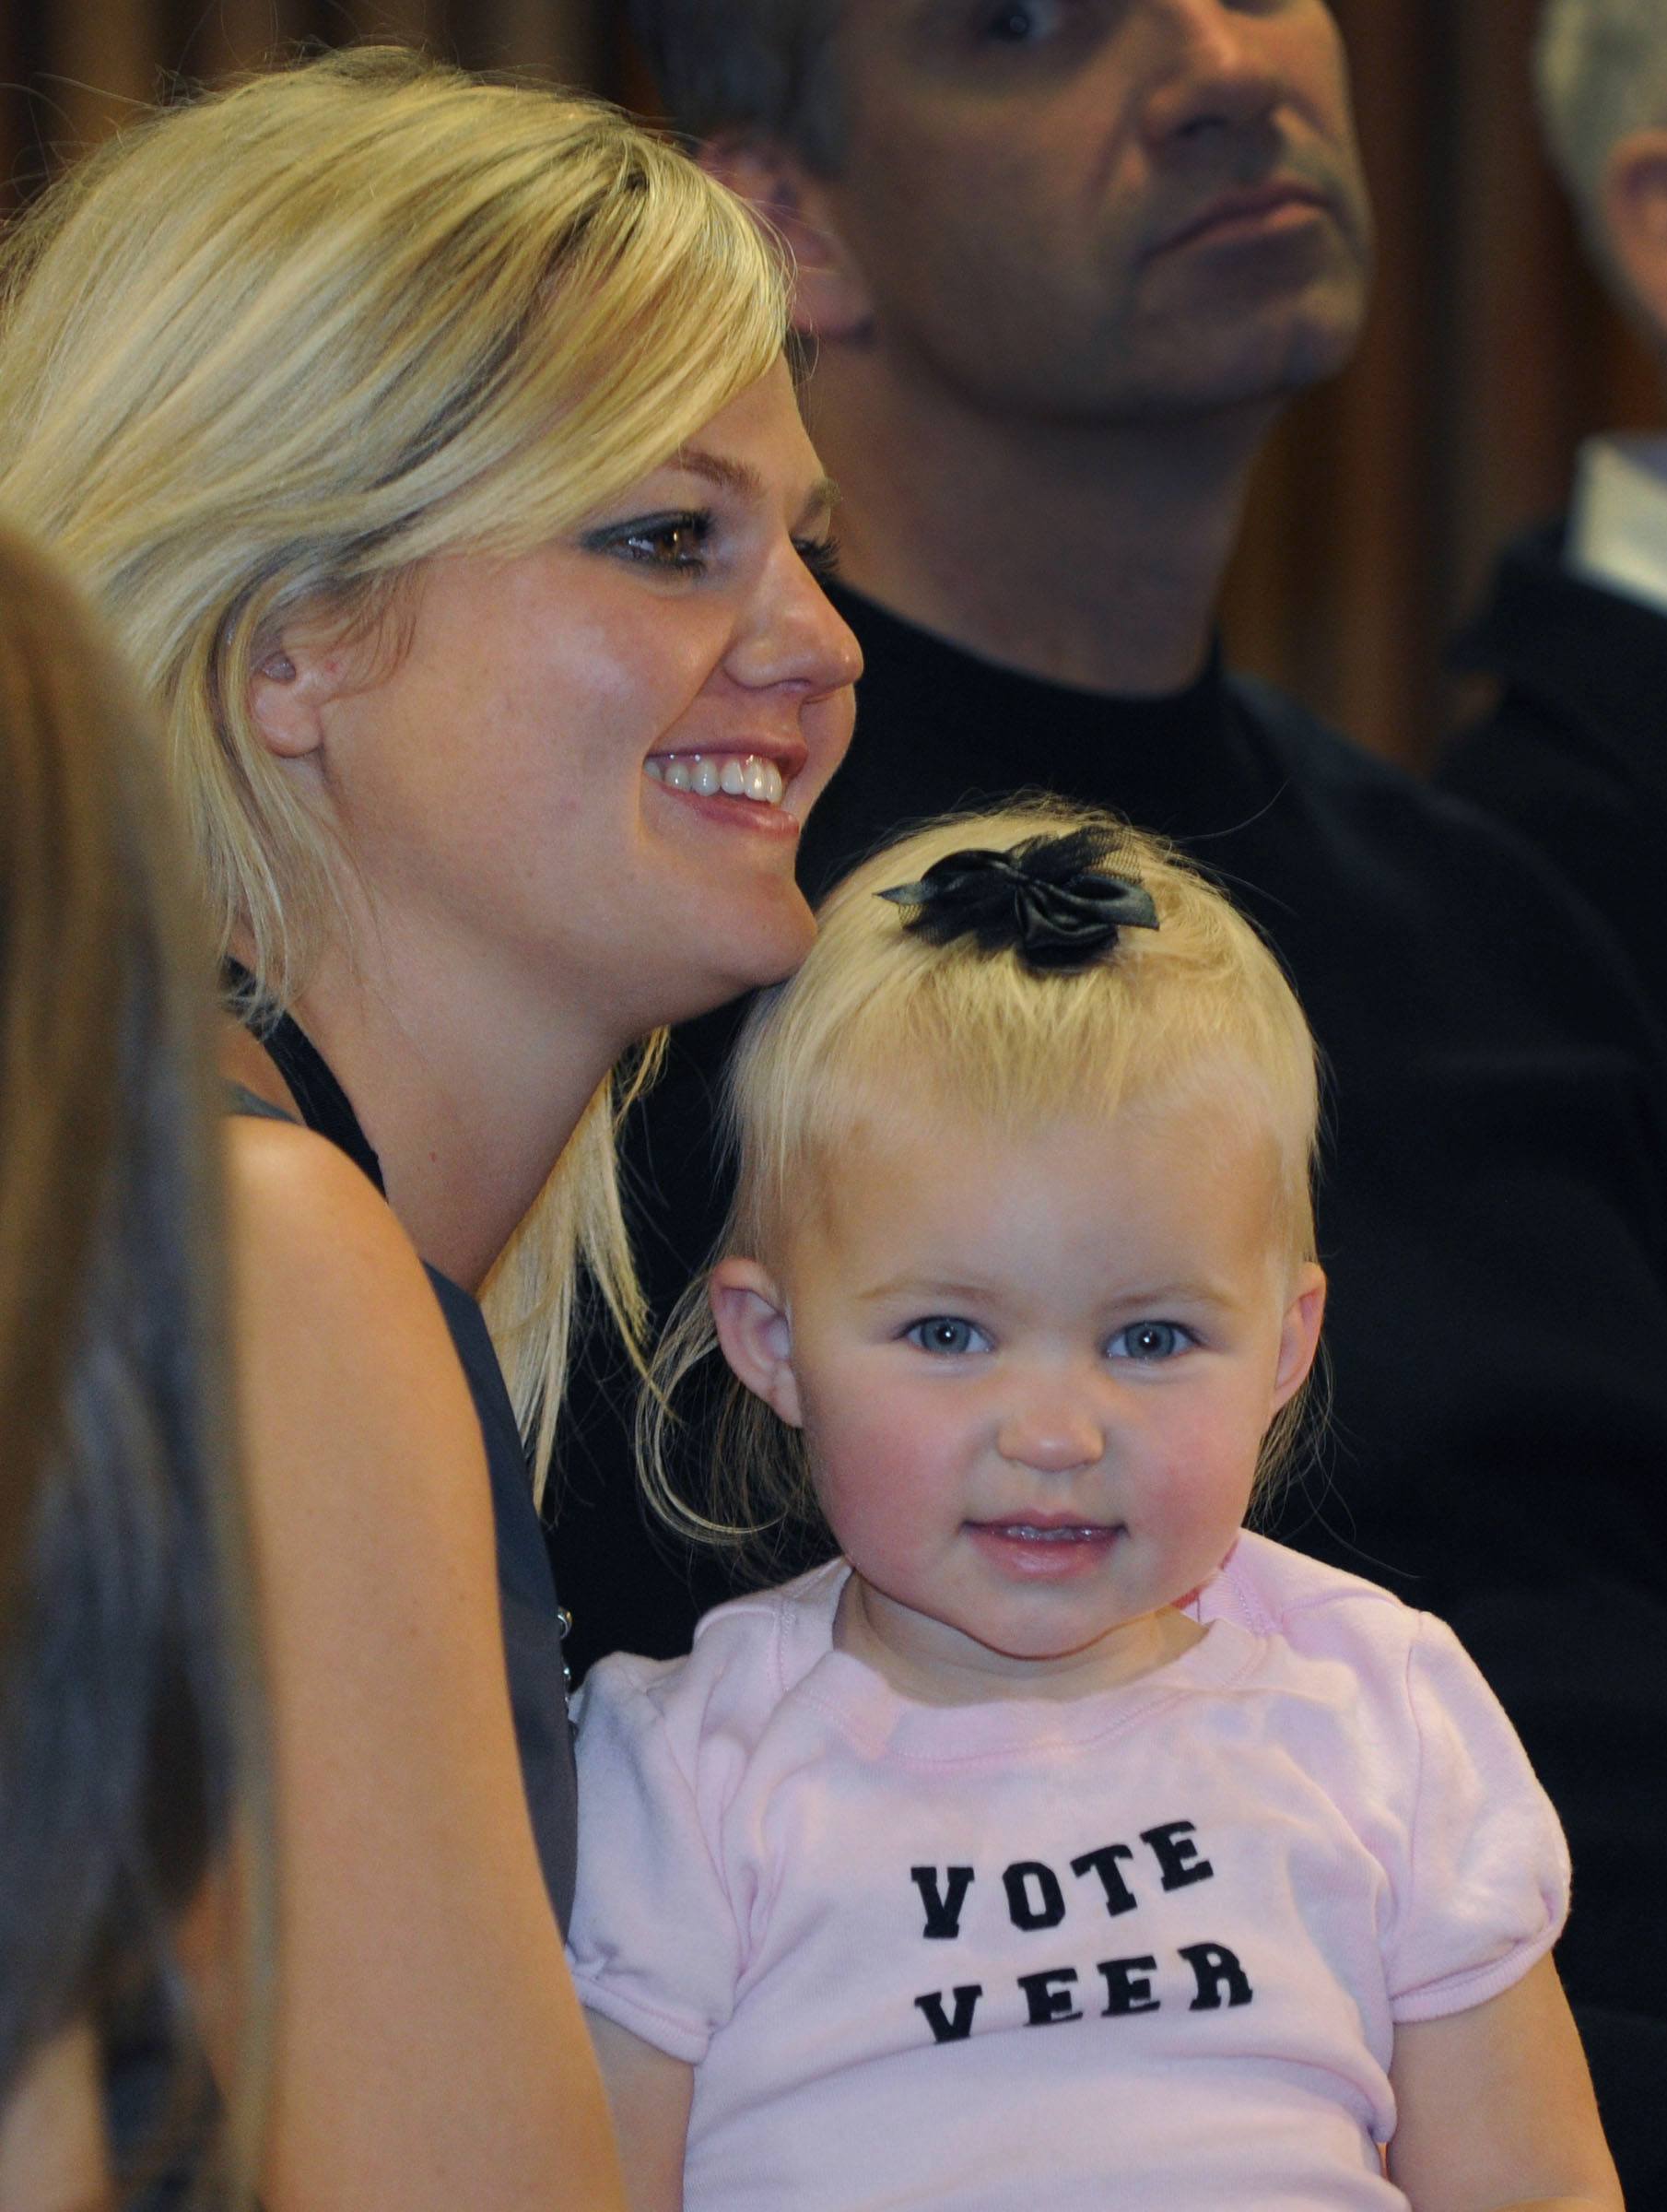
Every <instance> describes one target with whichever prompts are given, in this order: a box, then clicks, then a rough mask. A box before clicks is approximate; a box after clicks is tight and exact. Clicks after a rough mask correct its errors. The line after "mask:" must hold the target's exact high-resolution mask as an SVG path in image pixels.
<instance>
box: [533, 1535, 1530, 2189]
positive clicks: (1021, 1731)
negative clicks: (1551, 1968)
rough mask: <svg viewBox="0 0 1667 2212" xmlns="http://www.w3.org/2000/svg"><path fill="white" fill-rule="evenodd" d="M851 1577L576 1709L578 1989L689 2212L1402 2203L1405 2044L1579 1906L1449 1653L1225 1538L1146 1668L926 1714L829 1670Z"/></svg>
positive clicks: (594, 1680)
mask: <svg viewBox="0 0 1667 2212" xmlns="http://www.w3.org/2000/svg"><path fill="white" fill-rule="evenodd" d="M846 1572H847V1570H846V1568H845V1566H844V1564H843V1562H842V1561H841V1562H836V1563H835V1564H833V1565H832V1566H829V1567H827V1568H823V1569H820V1570H818V1571H816V1573H814V1574H810V1575H807V1576H804V1577H803V1578H802V1579H801V1580H800V1581H798V1582H797V1583H791V1584H789V1585H788V1586H787V1587H786V1588H785V1589H781V1590H776V1591H772V1592H769V1593H768V1594H765V1595H762V1596H759V1597H756V1598H745V1599H742V1600H740V1601H739V1602H737V1603H736V1604H734V1605H730V1606H721V1607H720V1608H719V1609H718V1610H717V1611H716V1612H714V1613H711V1614H710V1615H709V1616H708V1617H707V1618H706V1619H705V1620H704V1621H702V1623H701V1624H700V1627H699V1630H698V1632H697V1635H696V1640H695V1648H694V1651H693V1652H692V1653H690V1655H689V1656H688V1658H687V1659H683V1660H677V1661H673V1662H669V1663H658V1662H653V1661H650V1660H643V1659H633V1658H627V1657H616V1658H613V1659H609V1660H606V1661H605V1662H603V1664H602V1665H600V1666H598V1667H596V1668H594V1669H593V1671H592V1673H591V1675H590V1677H589V1678H588V1680H587V1681H586V1683H585V1686H584V1688H583V1691H582V1693H581V1700H580V1734H579V1763H580V1841H579V1890H578V1904H577V1907H576V1909H575V1912H574V1915H573V1922H572V1927H571V1931H570V1938H569V1949H570V1957H571V1959H572V1965H573V1971H574V1974H575V1977H576V1979H577V1981H578V1984H579V1990H580V1994H581V1998H582V1999H583V2002H584V2003H585V2004H586V2005H587V2006H591V2007H593V2009H594V2010H595V2011H597V2012H600V2013H603V2014H605V2015H606V2016H607V2017H608V2018H612V2019H614V2020H616V2021H618V2022H619V2023H620V2024H621V2025H622V2026H624V2027H626V2028H628V2029H629V2030H631V2031H632V2032H633V2033H634V2034H636V2035H638V2036H640V2037H641V2038H642V2039H643V2040H644V2041H648V2042H650V2043H652V2044H654V2045H656V2046H657V2047H659V2048H660V2049H662V2050H664V2051H667V2052H670V2053H673V2054H674V2055H675V2056H677V2057H680V2058H684V2059H687V2060H690V2061H693V2062H694V2063H695V2065H696V2068H697V2072H696V2080H695V2096H694V2107H693V2112H692V2115H691V2121H690V2127H689V2141H688V2157H687V2170H686V2179H685V2204H686V2207H687V2212H720V2208H722V2212H755V2208H756V2212H789V2208H791V2212H880V2208H881V2207H885V2212H903V2208H904V2207H914V2206H919V2207H922V2208H924V2207H927V2206H932V2207H944V2206H955V2207H956V2208H957V2212H1019V2208H1020V2207H1023V2208H1024V2212H1030V2208H1031V2207H1033V2206H1037V2205H1039V2204H1040V2205H1046V2206H1049V2207H1051V2208H1053V2207H1059V2208H1061V2212H1075V2208H1077V2207H1082V2208H1083V2212H1086V2208H1087V2207H1090V2206H1093V2207H1096V2208H1097V2212H1098V2207H1103V2206H1113V2205H1114V2206H1116V2207H1117V2208H1118V2212H1147V2208H1150V2212H1159V2208H1160V2207H1161V2212H1221V2207H1223V2206H1227V2205H1231V2206H1233V2208H1234V2212H1321V2207H1323V2212H1355V2208H1356V2207H1358V2208H1359V2212H1368V2208H1378V2212H1381V2208H1382V2207H1387V2206H1398V2205H1403V2204H1404V2201H1405V2200H1404V2199H1403V2197H1402V2195H1401V2194H1400V2192H1399V2191H1398V2190H1396V2189H1394V2188H1393V2187H1391V2184H1390V2183H1388V2182H1387V2181H1386V2180H1385V2179H1384V2178H1383V2174H1382V2171H1381V2166H1380V2161H1379V2155H1378V2150H1377V2145H1378V2143H1379V2142H1381V2141H1383V2140H1385V2139H1387V2137H1388V2136H1390V2134H1391V2132H1392V2130H1393V2127H1394V2118H1395V2115H1394V2100H1393V2098H1392V2095H1391V2089H1390V2084H1389V2079H1388V2072H1387V2069H1388V2066H1389V2063H1390V2056H1391V2043H1392V2040H1393V2030H1394V2024H1395V2022H1396V2021H1397V2020H1415V2019H1427V2018H1435V2017H1437V2016H1438V2015H1440V2014H1443V2013H1449V2012H1457V2011H1461V2010H1462V2009H1464V2008H1465V2007H1467V2006H1472V2005H1477V2004H1480V2003H1481V2002H1483V2000H1484V1999H1485V1998H1487V1997H1489V1996H1492V1995H1494V1994H1497V1992H1498V1991H1500V1990H1502V1989H1505V1988H1507V1987H1508V1986H1509V1984H1510V1983H1513V1982H1515V1981H1516V1980H1517V1979H1518V1978H1519V1977H1520V1975H1521V1974H1522V1973H1524V1972H1525V1971H1527V1969H1528V1967H1529V1966H1530V1965H1531V1964H1532V1962H1533V1961H1534V1960H1535V1959H1538V1958H1539V1957H1540V1956H1541V1955H1542V1954H1543V1953H1544V1952H1545V1951H1546V1950H1548V1949H1549V1948H1550V1947H1551V1945H1552V1943H1553V1942H1554V1941H1555V1937H1556V1935H1557V1933H1558V1930H1559V1928H1560V1927H1561V1924H1562V1921H1563V1916H1564V1913H1565V1911H1566V1909H1567V1878H1568V1875H1567V1853H1566V1851H1565V1849H1564V1845H1563V1840H1562V1835H1561V1831H1560V1830H1559V1828H1558V1826H1557V1821H1556V1817H1555V1814H1554V1813H1553V1811H1552V1808H1551V1806H1550V1804H1549V1802H1548V1801H1547V1799H1546V1797H1545V1794H1544V1791H1543V1790H1542V1789H1541V1788H1540V1786H1539V1784H1538V1783H1536V1781H1535V1780H1534V1778H1533V1775H1532V1772H1531V1771H1530V1769H1529V1766H1528V1762H1527V1760H1526V1759H1525V1757H1524V1755H1523V1752H1522V1749H1521V1747H1520V1744H1519V1743H1518V1741H1517V1738H1516V1736H1515V1735H1514V1734H1513V1733H1512V1730H1511V1727H1510V1724H1509V1722H1508V1721H1507V1719H1506V1718H1505V1715H1504V1713H1503V1712H1501V1711H1500V1709H1499V1707H1498V1705H1497V1701H1496V1700H1495V1699H1494V1697H1493V1695H1492V1693H1491V1692H1490V1691H1489V1690H1488V1689H1487V1688H1486V1686H1485V1684H1484V1682H1483V1681H1482V1678H1481V1677H1480V1676H1479V1675H1478V1674H1477V1672H1476V1670H1475V1668H1474V1667H1473V1665H1472V1664H1471V1663H1470V1661H1469V1660H1468V1659H1467V1658H1466V1657H1465V1655H1464V1653H1462V1650H1461V1649H1460V1648H1459V1645H1458V1643H1457V1641H1455V1639H1454V1637H1453V1636H1452V1634H1451V1632H1450V1630H1448V1629H1446V1628H1445V1627H1443V1626H1442V1624H1441V1623H1440V1622H1438V1621H1436V1620H1434V1619H1432V1618H1430V1617H1429V1616H1428V1615H1426V1614H1419V1613H1415V1612H1412V1611H1410V1610H1409V1609H1408V1608H1407V1607H1405V1606H1403V1605H1401V1604H1400V1603H1399V1601H1398V1600H1396V1599H1395V1598H1393V1597H1391V1596H1390V1595H1389V1594H1388V1593H1387V1592H1384V1591H1380V1590H1378V1589H1376V1588H1374V1587H1373V1586H1372V1585H1371V1584H1370V1583H1363V1582H1359V1581H1356V1580H1355V1579H1354V1578H1353V1577H1350V1576H1346V1575H1341V1574H1338V1573H1336V1572H1335V1571H1332V1569H1329V1568H1325V1567H1321V1566H1319V1565H1317V1564H1315V1563H1314V1562H1313V1561H1311V1560H1309V1559H1302V1558H1300V1557H1299V1556H1298V1555H1297V1554H1296V1553H1292V1552H1289V1551H1285V1550H1284V1549H1282V1548H1281V1547H1279V1546H1276V1545H1274V1544H1270V1543H1268V1542H1267V1541H1265V1540H1264V1539H1262V1538H1259V1537H1255V1536H1248V1535H1247V1536H1243V1537H1241V1538H1240V1539H1239V1544H1238V1546H1237V1547H1236V1548H1235V1551H1234V1554H1233V1556H1232V1558H1231V1559H1230V1560H1229V1562H1228V1564H1227V1567H1226V1568H1225V1569H1224V1570H1223V1571H1222V1572H1221V1574H1220V1575H1218V1576H1217V1577H1216V1578H1215V1581H1214V1582H1213V1583H1211V1584H1210V1586H1209V1588H1208V1590H1207V1591H1206V1592H1205V1593H1203V1596H1202V1598H1201V1599H1200V1600H1199V1601H1198V1602H1197V1604H1196V1606H1195V1607H1194V1609H1195V1610H1196V1611H1197V1612H1198V1613H1199V1615H1200V1618H1203V1619H1204V1620H1205V1621H1206V1622H1207V1623H1208V1632H1207V1633H1206V1635H1205V1636H1204V1638H1203V1641H1201V1642H1199V1643H1198V1644H1197V1645H1196V1646H1194V1648H1193V1649H1192V1650H1191V1651H1190V1652H1188V1653H1185V1654H1184V1655H1183V1656H1182V1657H1181V1658H1180V1659H1179V1660H1177V1661H1175V1662H1174V1663H1172V1664H1171V1665H1168V1666H1166V1667H1164V1668H1162V1669H1160V1670H1159V1671H1158V1672H1157V1673H1156V1674H1153V1675H1149V1676H1147V1677H1145V1678H1143V1679H1142V1680H1140V1681H1138V1682H1135V1683H1132V1684H1129V1685H1127V1686H1125V1687H1123V1688H1119V1689H1116V1690H1112V1691H1109V1692H1106V1693H1103V1694H1101V1695H1098V1696H1095V1697H1089V1698H1084V1699H1081V1700H1074V1701H1071V1702H1066V1703H1055V1702H1048V1701H1043V1700H1017V1701H1005V1702H996V1703H991V1704H986V1705H975V1706H957V1707H944V1708H940V1707H930V1706H924V1705H919V1704H913V1703H910V1702H909V1701H908V1700H904V1699H901V1698H899V1697H898V1696H897V1695H896V1694H895V1693H894V1692H893V1691H892V1690H891V1689H889V1688H887V1686H886V1684H885V1682H884V1681H883V1680H882V1679H881V1678H880V1677H878V1676H877V1675H876V1674H875V1673H874V1671H873V1670H872V1669H871V1668H869V1667H867V1666H866V1665H863V1663H862V1662H861V1661H859V1660H856V1659H853V1658H851V1657H849V1656H847V1655H846V1654H845V1653H839V1652H836V1651H835V1650H834V1649H833V1648H832V1642H831V1633H832V1623H833V1615H834V1608H835V1606H836V1605H837V1603H838V1599H839V1589H840V1587H841V1585H842V1583H843V1581H844V1579H845V1575H846Z"/></svg>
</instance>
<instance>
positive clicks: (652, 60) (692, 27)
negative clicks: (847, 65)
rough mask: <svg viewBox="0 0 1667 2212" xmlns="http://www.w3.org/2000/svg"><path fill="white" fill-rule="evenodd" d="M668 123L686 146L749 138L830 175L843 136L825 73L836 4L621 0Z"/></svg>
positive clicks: (835, 94) (833, 83)
mask: <svg viewBox="0 0 1667 2212" xmlns="http://www.w3.org/2000/svg"><path fill="white" fill-rule="evenodd" d="M630 4H631V27H632V29H634V30H635V32H636V34H637V37H638V39H639V40H640V42H641V45H642V48H643V52H644V53H645V54H646V56H647V58H648V64H649V66H650V68H651V69H652V71H653V74H654V77H655V80H656V82H657V83H658V85H659V87H660V93H661V97H662V98H663V100H664V101H665V104H666V111H667V112H668V114H669V115H670V117H671V119H672V122H673V123H674V124H675V126H676V128H677V129H678V130H679V131H681V132H682V133H683V134H684V135H685V136H686V137H687V138H690V139H696V140H698V139H702V138H711V137H715V136H717V135H719V134H721V133H723V132H731V131H742V132H747V131H756V132H758V133H760V134H762V135H768V136H769V137H772V138H780V139H781V140H782V141H783V142H784V143H785V144H787V145H789V146H791V147H792V148H793V149H794V150H795V152H797V153H798V154H799V155H801V156H802V158H803V159H804V161H805V162H806V163H807V164H808V165H809V166H810V168H811V169H813V170H815V171H817V172H818V173H819V174H821V175H824V176H830V175H832V174H833V173H834V171H836V170H838V168H839V164H840V161H841V159H843V156H844V148H845V129H844V118H843V115H842V112H841V110H840V103H839V85H838V82H837V80H836V77H835V75H834V68H833V54H832V51H831V49H832V44H833V31H834V26H835V23H836V22H837V20H838V18H839V0H630Z"/></svg>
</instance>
